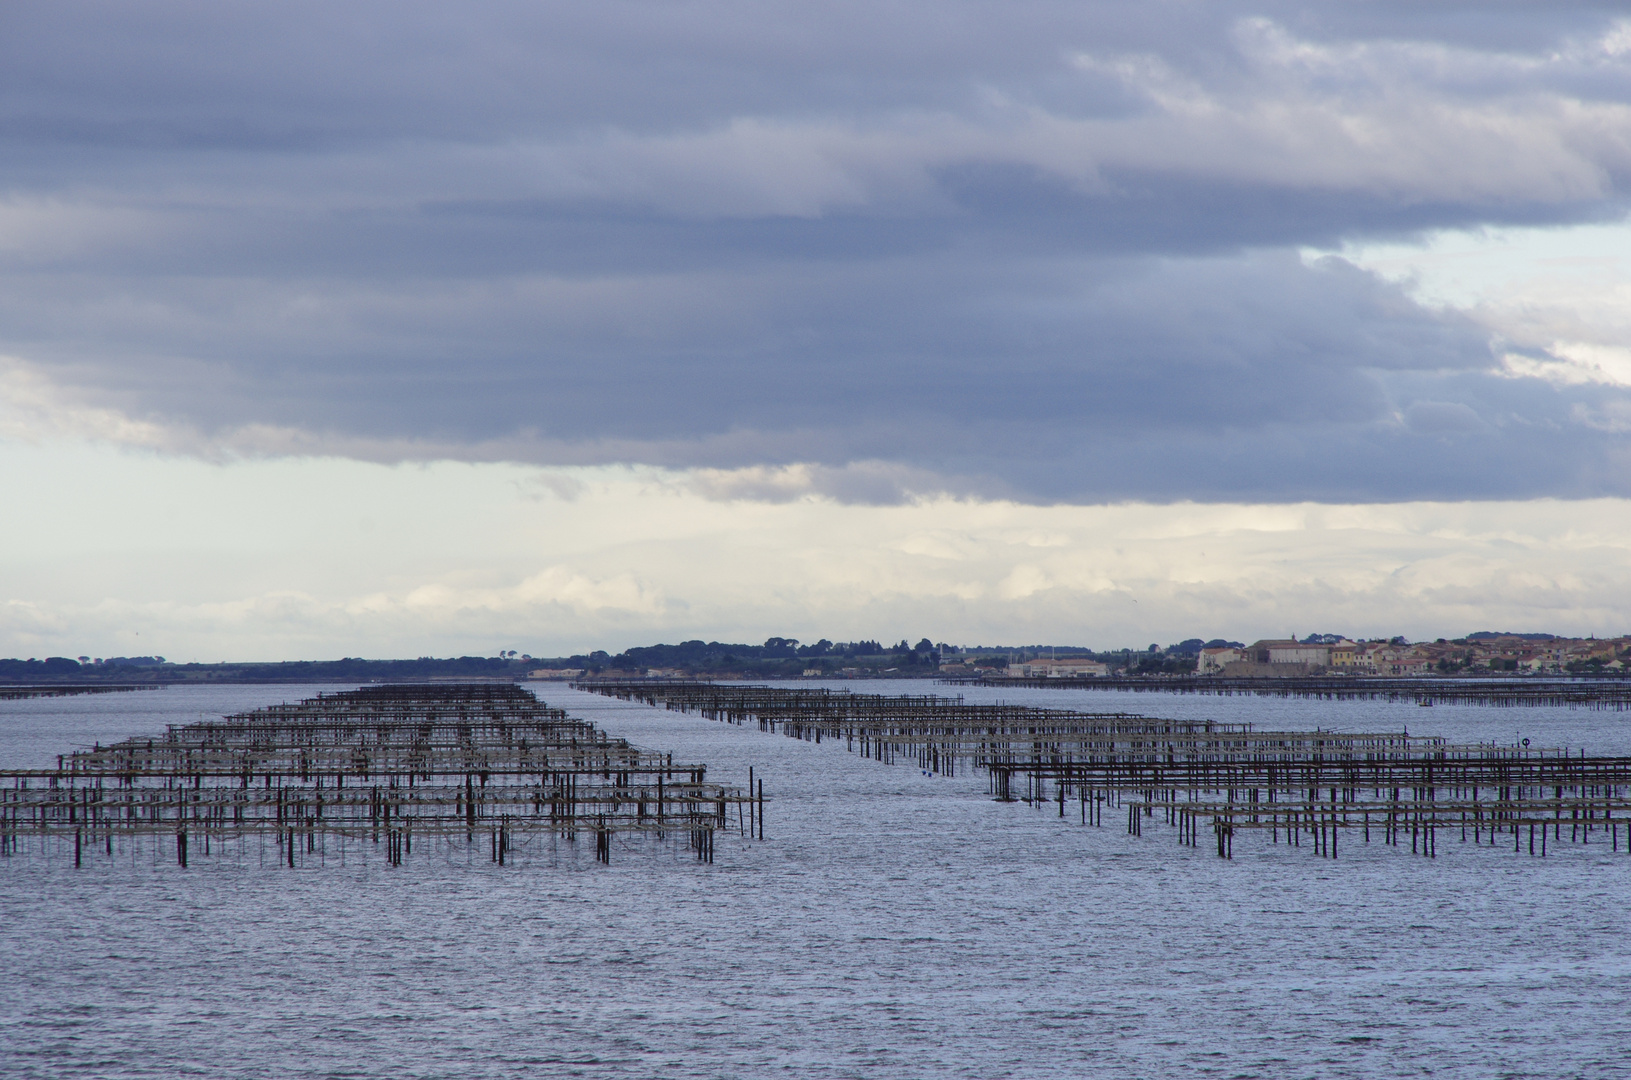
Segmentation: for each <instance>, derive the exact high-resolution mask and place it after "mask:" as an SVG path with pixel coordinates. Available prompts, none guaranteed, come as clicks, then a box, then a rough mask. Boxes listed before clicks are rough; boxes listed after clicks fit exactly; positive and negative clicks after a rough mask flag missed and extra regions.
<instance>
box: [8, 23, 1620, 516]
mask: <svg viewBox="0 0 1631 1080" xmlns="http://www.w3.org/2000/svg"><path fill="white" fill-rule="evenodd" d="M3 18H4V29H5V32H4V33H3V34H0V148H3V150H4V153H3V154H0V184H3V191H0V351H4V352H7V353H10V354H13V355H15V356H18V357H22V358H23V359H24V360H26V361H28V362H29V363H31V364H33V365H37V367H38V368H39V370H40V371H42V372H45V373H46V374H47V375H48V376H49V377H50V378H51V379H52V380H53V381H54V382H56V383H57V384H58V386H59V387H61V388H62V391H63V393H64V394H66V395H68V396H71V397H78V398H80V399H83V400H86V401H88V402H92V403H95V404H97V405H103V406H113V407H116V408H118V409H121V410H123V411H124V412H125V413H127V414H129V415H131V416H134V417H138V418H142V419H146V420H152V421H156V422H158V423H159V424H161V425H169V426H170V427H172V428H174V429H175V430H177V431H184V432H187V433H190V434H188V435H186V436H185V437H182V436H178V437H177V439H178V442H177V445H182V444H186V445H188V446H195V445H215V446H218V447H219V446H225V447H227V448H229V449H233V448H236V449H238V450H243V451H247V452H305V451H310V450H312V449H323V448H327V449H331V450H334V451H336V452H342V453H355V454H359V455H362V456H381V457H391V456H393V455H407V456H415V455H446V456H472V457H481V456H491V455H501V456H505V457H512V458H523V459H530V460H536V461H539V462H546V463H547V462H555V463H576V462H597V461H642V462H649V463H657V464H666V465H681V466H703V467H707V468H711V469H716V470H726V472H725V473H721V474H720V475H719V477H718V478H716V479H713V480H709V481H707V487H708V490H710V491H713V492H717V493H718V494H720V496H721V497H732V496H742V497H754V498H777V497H788V496H789V495H790V494H792V493H797V492H799V491H803V490H815V491H824V492H827V493H830V494H833V495H835V496H837V497H840V498H846V499H858V500H861V501H878V500H887V499H889V498H894V497H899V496H900V495H901V494H902V493H905V492H910V491H923V490H932V489H934V488H936V487H940V488H943V489H945V490H954V491H979V492H986V493H991V494H1006V495H1012V496H1016V497H1022V498H1031V499H1043V500H1051V499H1066V500H1071V499H1098V498H1110V497H1122V496H1128V495H1143V496H1148V497H1161V498H1165V497H1191V498H1234V497H1251V498H1266V499H1277V498H1286V499H1301V498H1333V499H1391V498H1408V497H1435V498H1457V497H1474V498H1477V497H1520V496H1529V495H1540V494H1560V495H1587V494H1594V493H1613V494H1628V493H1631V492H1628V491H1626V490H1625V489H1626V488H1627V487H1628V486H1631V485H1628V484H1627V483H1626V481H1625V480H1623V479H1622V477H1624V476H1625V475H1626V470H1625V468H1624V464H1625V462H1624V453H1625V445H1624V437H1625V436H1624V429H1625V426H1626V425H1625V424H1624V423H1623V422H1621V421H1620V420H1619V419H1617V418H1621V417H1624V416H1625V415H1628V413H1631V398H1628V396H1627V394H1626V392H1625V391H1624V390H1623V389H1621V388H1618V387H1615V386H1606V385H1578V386H1568V387H1556V386H1553V385H1550V384H1548V383H1545V382H1542V381H1540V380H1537V379H1520V378H1513V377H1512V376H1511V373H1510V372H1509V371H1506V370H1504V369H1502V368H1501V367H1500V365H1499V364H1498V363H1497V360H1496V357H1495V356H1494V355H1493V353H1492V350H1491V342H1490V340H1489V333H1488V331H1487V330H1484V329H1482V328H1481V327H1479V326H1478V325H1475V324H1473V323H1471V322H1469V321H1467V320H1465V319H1462V318H1459V317H1457V316H1453V315H1446V314H1443V313H1438V312H1433V311H1429V310H1425V309H1423V308H1420V307H1418V306H1417V305H1415V304H1414V303H1412V302H1411V301H1410V300H1409V299H1408V298H1407V297H1406V296H1405V295H1403V294H1402V293H1401V292H1399V291H1398V290H1397V289H1395V288H1393V287H1390V286H1385V285H1383V284H1381V283H1379V282H1378V281H1376V280H1375V279H1373V278H1371V277H1369V276H1368V275H1366V274H1363V273H1361V272H1359V271H1357V270H1356V269H1354V268H1353V267H1350V266H1347V265H1346V264H1341V263H1334V262H1329V261H1328V262H1326V263H1321V264H1314V265H1307V264H1305V263H1304V262H1303V261H1301V260H1300V259H1299V258H1298V257H1297V256H1296V255H1295V253H1294V249H1295V248H1296V247H1298V246H1300V245H1326V244H1332V243H1334V242H1337V241H1339V240H1341V239H1343V238H1352V237H1362V236H1378V235H1405V234H1409V233H1410V232H1412V231H1414V230H1420V229H1426V228H1431V227H1436V226H1446V225H1467V224H1475V223H1479V222H1535V223H1548V222H1570V221H1580V220H1591V219H1600V218H1606V217H1610V216H1614V215H1617V214H1619V213H1622V212H1623V211H1624V208H1625V207H1624V200H1623V195H1622V191H1623V190H1624V187H1625V182H1626V176H1627V175H1628V173H1631V24H1623V23H1615V22H1614V21H1613V20H1612V14H1611V13H1610V12H1608V11H1606V10H1599V9H1595V8H1592V7H1589V6H1581V7H1576V8H1567V7H1553V8H1549V9H1547V10H1544V11H1542V10H1539V9H1538V8H1535V9H1532V8H1528V7H1512V8H1510V9H1498V10H1494V11H1492V10H1491V9H1490V7H1489V5H1487V4H1481V5H1454V4H1441V5H1433V6H1432V7H1431V8H1430V9H1426V8H1422V7H1420V6H1406V5H1398V6H1390V5H1330V6H1323V5H1316V4H1263V5H1256V6H1252V7H1245V6H1229V5H1192V4H1178V3H1173V4H1156V5H1143V6H1140V7H1138V8H1137V9H1132V8H1128V7H1127V6H1126V5H1093V4H1082V3H1071V4H1058V5H1050V4H1037V5H1025V6H1023V7H1020V8H1015V7H1013V6H1011V5H996V4H935V5H924V4H914V3H900V4H893V5H877V4H872V5H859V4H857V5H838V4H831V5H820V6H817V5H780V6H778V5H768V4H752V5H748V4H717V3H716V4H710V3H698V4H687V5H647V4H606V5H595V6H592V7H584V6H569V5H548V4H519V3H517V4H494V5H486V6H484V7H482V8H481V9H480V10H479V11H475V12H472V11H470V10H467V9H466V8H464V7H455V6H453V5H414V4H393V5H369V4H355V5H346V6H343V7H337V6H334V5H309V6H304V7H302V6H298V5H294V6H287V5H286V6H281V7H279V8H277V9H276V11H275V13H273V11H272V9H256V8H251V7H247V6H246V7H231V6H225V5H196V4H172V5H166V4H149V5H141V6H140V7H139V8H138V7H132V6H129V5H106V6H104V5H97V4H72V3H53V4H49V5H46V4H16V5H12V6H11V7H10V8H8V12H7V14H6V15H5V16H4V17H3ZM794 463H802V464H803V465H807V466H809V467H808V468H804V469H802V471H794V472H788V471H786V470H785V469H783V468H782V467H784V466H788V465H791V464H794ZM732 470H734V472H732ZM778 470H781V471H778ZM732 477H734V479H732ZM767 478H768V479H767Z"/></svg>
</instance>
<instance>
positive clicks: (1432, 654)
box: [1196, 634, 1631, 675]
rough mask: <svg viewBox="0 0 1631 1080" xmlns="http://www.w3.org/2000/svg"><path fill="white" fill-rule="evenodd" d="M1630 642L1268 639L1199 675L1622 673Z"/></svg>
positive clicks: (1223, 653)
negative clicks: (1587, 670) (1594, 670)
mask: <svg viewBox="0 0 1631 1080" xmlns="http://www.w3.org/2000/svg"><path fill="white" fill-rule="evenodd" d="M1628 659H1631V637H1622V638H1608V639H1598V638H1551V639H1546V640H1537V639H1535V638H1530V637H1524V636H1522V635H1516V634H1512V635H1488V636H1480V637H1477V638H1471V639H1469V638H1461V639H1458V640H1456V641H1445V640H1443V639H1440V640H1439V641H1435V642H1422V643H1420V644H1415V645H1410V644H1404V643H1402V642H1397V641H1391V642H1390V641H1347V640H1342V641H1336V642H1329V643H1316V642H1307V641H1298V640H1297V639H1296V638H1295V637H1291V638H1286V639H1265V640H1262V641H1256V642H1253V643H1252V644H1251V645H1248V646H1246V647H1244V648H1211V649H1202V650H1201V653H1200V656H1199V658H1198V660H1197V662H1196V671H1197V673H1198V674H1201V675H1231V674H1238V675H1264V674H1287V675H1300V674H1314V673H1316V672H1328V673H1336V674H1343V673H1351V674H1356V675H1423V674H1427V673H1429V672H1454V671H1463V670H1467V671H1478V670H1487V671H1570V670H1579V669H1581V668H1583V667H1590V668H1600V669H1602V670H1610V671H1618V670H1624V668H1625V666H1626V663H1627V660H1628Z"/></svg>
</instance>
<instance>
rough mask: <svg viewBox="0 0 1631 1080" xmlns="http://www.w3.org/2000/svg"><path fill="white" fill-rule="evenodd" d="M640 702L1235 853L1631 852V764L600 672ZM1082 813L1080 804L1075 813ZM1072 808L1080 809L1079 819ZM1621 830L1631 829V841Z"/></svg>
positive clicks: (606, 685)
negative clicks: (1253, 849) (1578, 848)
mask: <svg viewBox="0 0 1631 1080" xmlns="http://www.w3.org/2000/svg"><path fill="white" fill-rule="evenodd" d="M580 685H581V687H582V688H583V689H586V690H593V691H596V692H598V693H601V694H606V695H609V696H611V697H615V698H620V699H622V700H625V701H641V702H644V703H646V704H648V705H654V706H655V705H662V706H664V707H666V708H668V709H671V710H675V711H679V712H695V713H699V714H701V715H702V716H705V717H707V718H709V719H713V720H720V721H724V722H726V723H733V724H745V723H749V722H757V723H758V725H759V728H760V730H763V731H775V730H777V729H778V728H779V729H780V730H781V731H782V732H783V733H784V734H786V735H789V736H791V737H793V738H798V739H806V740H809V741H811V742H818V743H819V742H821V741H823V740H826V741H829V742H840V743H843V744H844V745H845V747H846V748H847V749H849V750H850V751H852V752H859V753H860V754H861V755H862V756H863V757H867V758H872V759H874V760H877V761H880V762H886V763H888V762H895V761H907V762H912V763H914V764H916V765H917V767H919V768H921V769H924V770H926V771H929V772H934V773H943V774H946V775H954V774H955V773H956V771H957V770H958V769H960V768H961V769H966V768H969V767H973V768H975V769H977V770H981V771H983V772H984V773H985V774H986V776H987V777H988V780H989V791H990V792H991V794H992V795H993V796H994V797H995V798H997V799H999V800H1003V801H1017V800H1021V799H1022V800H1024V801H1026V802H1029V803H1033V804H1040V805H1051V804H1054V803H1057V805H1058V808H1059V816H1060V817H1064V816H1065V815H1066V808H1067V805H1068V804H1071V803H1079V804H1080V815H1081V821H1082V823H1083V824H1084V825H1087V824H1093V825H1102V824H1103V823H1104V812H1105V810H1106V809H1107V808H1108V809H1112V810H1114V811H1115V812H1116V813H1117V815H1118V816H1119V815H1120V814H1125V815H1126V818H1127V831H1128V833H1129V834H1132V835H1135V836H1140V835H1143V830H1144V826H1145V824H1146V822H1148V821H1150V820H1152V819H1154V818H1155V817H1156V816H1157V815H1159V816H1160V817H1161V819H1162V820H1163V822H1164V823H1165V824H1167V825H1169V826H1171V827H1172V829H1173V831H1174V833H1175V835H1176V838H1177V839H1178V841H1179V842H1180V843H1183V844H1188V845H1198V844H1199V842H1200V839H1199V838H1200V836H1201V835H1202V834H1203V833H1204V832H1210V833H1211V834H1212V836H1211V839H1212V840H1214V841H1215V842H1216V845H1217V853H1218V854H1219V855H1220V856H1222V857H1224V858H1231V857H1233V854H1234V836H1235V834H1236V833H1237V832H1241V831H1246V830H1253V831H1258V832H1260V833H1266V834H1268V835H1269V837H1270V838H1271V839H1272V840H1273V842H1275V843H1278V842H1280V840H1281V839H1282V838H1283V839H1284V840H1285V842H1286V843H1288V844H1292V845H1295V846H1299V847H1300V846H1303V845H1305V844H1306V845H1308V846H1311V847H1312V848H1313V850H1314V851H1315V853H1317V854H1320V855H1326V856H1329V857H1331V858H1335V857H1336V854H1337V849H1338V843H1339V834H1342V833H1346V834H1347V835H1348V837H1349V838H1350V839H1353V838H1355V837H1362V838H1363V841H1364V842H1366V843H1369V842H1370V841H1371V839H1372V836H1373V834H1374V835H1375V838H1376V839H1377V840H1378V841H1380V842H1382V843H1386V844H1392V845H1402V844H1404V843H1405V842H1408V843H1409V844H1410V847H1411V850H1412V851H1413V852H1419V853H1420V854H1423V855H1427V856H1430V857H1431V856H1435V855H1436V854H1437V851H1438V846H1437V845H1438V839H1439V837H1440V834H1441V833H1445V832H1447V831H1449V830H1453V829H1459V830H1460V833H1461V838H1462V839H1463V840H1467V839H1471V840H1472V841H1473V842H1474V843H1478V844H1488V845H1500V844H1504V845H1507V846H1509V847H1511V848H1512V850H1513V851H1515V852H1521V851H1523V850H1525V842H1526V841H1527V850H1528V852H1529V853H1530V854H1532V855H1545V854H1546V853H1547V842H1548V838H1549V839H1550V840H1551V842H1552V844H1553V845H1554V846H1555V845H1556V844H1557V843H1560V842H1562V841H1564V840H1565V839H1567V840H1570V841H1573V842H1578V843H1590V842H1591V839H1592V837H1593V836H1594V835H1595V836H1596V837H1597V838H1598V840H1599V842H1600V841H1601V840H1602V839H1605V838H1606V839H1607V840H1608V841H1609V845H1608V847H1609V850H1610V851H1615V852H1617V851H1619V850H1620V847H1621V844H1622V842H1623V843H1624V845H1625V850H1626V852H1627V853H1628V854H1631V758H1626V757H1587V756H1584V754H1583V753H1582V754H1581V755H1571V754H1568V753H1564V752H1562V751H1558V750H1549V749H1548V750H1542V749H1531V748H1530V747H1528V746H1527V745H1522V746H1496V745H1493V744H1478V745H1470V746H1458V745H1453V744H1450V743H1447V742H1446V741H1445V740H1443V739H1439V738H1431V737H1422V736H1415V735H1409V734H1405V733H1403V732H1398V733H1392V732H1382V733H1363V734H1352V733H1344V732H1338V731H1323V730H1315V731H1255V730H1253V729H1252V725H1250V724H1245V723H1216V722H1212V721H1205V720H1201V721H1185V720H1166V719H1157V718H1153V717H1147V716H1137V715H1134V714H1131V713H1089V712H1076V711H1072V710H1067V709H1047V708H1036V707H1033V706H1029V705H1005V704H989V705H984V704H970V703H967V702H965V701H963V699H962V698H960V697H958V698H953V697H942V696H937V695H932V694H919V695H907V696H885V695H879V694H854V693H849V692H847V691H837V690H828V689H817V688H812V689H781V688H776V687H769V686H754V685H743V684H733V685H723V684H718V683H697V682H660V681H651V680H627V681H613V680H586V681H584V682H583V683H581V684H580ZM1072 809H1075V808H1074V807H1072ZM1072 816H1074V815H1072ZM1622 833H1623V835H1622Z"/></svg>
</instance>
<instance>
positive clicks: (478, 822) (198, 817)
mask: <svg viewBox="0 0 1631 1080" xmlns="http://www.w3.org/2000/svg"><path fill="white" fill-rule="evenodd" d="M57 764H58V767H57V768H55V769H33V770H20V771H11V772H3V773H0V856H16V855H18V854H35V853H39V854H62V855H66V854H67V852H68V850H69V849H70V846H71V850H72V853H73V859H74V864H75V865H76V866H78V865H80V864H81V862H82V861H83V860H84V859H85V858H86V856H87V855H92V854H105V855H108V856H112V855H114V854H115V853H116V851H117V852H118V853H120V854H123V853H125V852H127V851H128V852H136V851H139V850H142V849H144V848H148V849H151V850H152V851H154V852H157V851H158V850H159V849H160V848H161V847H163V848H165V849H167V848H168V845H169V843H170V842H171V839H172V838H173V841H174V844H175V858H176V862H177V863H179V864H180V865H181V866H183V867H185V866H186V865H187V862H188V858H189V851H190V852H191V853H192V854H193V855H194V856H195V857H196V856H197V855H206V854H209V853H210V851H211V849H212V846H213V848H214V849H215V850H216V852H217V853H221V854H229V855H236V856H237V857H238V858H240V859H241V858H242V857H243V856H244V852H245V851H246V841H247V840H248V839H249V838H251V837H257V836H258V838H259V841H260V843H259V850H260V855H261V859H262V861H265V858H266V854H267V849H268V844H267V840H268V838H269V837H270V838H275V840H276V846H275V849H273V857H274V858H275V859H276V860H277V862H278V863H280V864H285V865H287V866H290V867H295V866H311V865H323V864H324V863H325V862H326V861H328V860H331V859H338V861H341V862H343V861H344V859H345V857H346V855H347V853H348V852H349V853H350V854H351V857H352V858H353V859H356V858H358V857H359V856H360V857H362V858H363V859H365V860H366V859H367V858H369V857H370V853H371V852H377V853H379V854H383V856H384V858H385V861H386V862H387V863H388V864H389V865H392V866H396V865H400V864H401V863H402V862H403V860H405V859H406V858H407V857H408V856H409V855H411V854H412V852H413V846H414V843H415V841H416V840H417V841H418V842H419V843H420V845H421V850H422V851H424V850H425V849H426V848H427V847H428V848H429V849H430V850H431V851H448V852H451V850H452V849H453V848H454V847H455V846H456V845H457V844H458V843H459V842H460V841H462V843H463V845H464V847H463V848H462V849H460V850H462V851H466V852H468V850H469V849H470V848H472V847H473V846H476V844H477V837H478V834H479V835H480V837H481V839H482V840H483V841H485V842H486V844H487V846H488V848H489V854H490V857H491V859H492V861H493V862H496V863H499V864H503V863H505V862H506V860H512V861H513V859H514V858H515V856H516V854H517V847H518V845H521V844H525V842H526V841H527V840H528V839H530V838H532V837H535V836H553V837H555V838H558V839H566V840H568V841H572V842H576V839H577V836H578V834H579V833H580V832H582V833H593V834H594V836H595V857H596V859H597V860H599V861H601V862H607V863H609V862H610V861H611V855H612V849H613V840H614V838H615V837H618V836H623V837H625V838H631V839H632V838H638V839H644V840H653V841H668V840H671V839H677V838H678V837H682V836H683V837H684V838H685V839H686V843H687V847H688V848H689V850H691V851H693V852H695V854H696V857H697V859H699V860H701V861H703V862H711V861H713V850H714V836H715V834H716V833H718V832H724V831H737V832H740V833H742V834H743V835H744V836H747V835H752V834H753V833H754V832H755V831H757V832H758V834H759V835H761V836H762V834H763V829H764V824H763V785H762V784H761V785H760V791H759V793H758V797H757V798H756V799H754V798H750V797H749V795H748V794H745V793H743V792H742V791H741V790H739V789H736V788H731V787H726V786H723V785H720V784H713V783H708V782H707V779H706V776H707V766H706V765H700V764H683V763H680V764H677V763H675V762H674V760H673V756H672V755H663V754H656V753H651V752H648V751H644V750H641V749H639V748H637V747H634V746H631V745H630V744H629V743H628V742H626V741H624V740H622V739H617V738H612V737H610V736H608V735H606V734H605V733H604V732H602V731H600V730H599V729H597V728H596V727H595V726H594V725H593V724H590V723H588V722H587V721H584V720H577V719H573V718H571V717H569V716H567V714H566V713H565V712H563V711H562V710H560V709H553V708H549V707H548V706H546V705H545V704H544V703H542V702H540V701H539V700H538V699H537V698H536V697H535V696H533V694H532V693H531V692H529V691H527V690H524V689H521V688H519V687H516V686H513V685H506V684H472V683H466V684H436V685H424V686H409V685H393V686H381V687H371V688H367V689H361V690H352V691H345V692H341V693H334V694H320V695H318V696H317V697H314V698H309V699H307V700H305V701H302V702H299V703H298V704H293V705H275V706H272V707H269V708H264V709H256V710H254V711H253V712H246V713H240V714H237V715H234V716H228V717H224V718H223V719H221V720H218V721H213V722H204V723H196V724H187V725H185V726H172V727H170V728H169V729H168V730H167V731H166V732H165V733H164V734H163V735H159V736H157V737H154V738H132V739H127V740H125V741H123V742H119V743H115V744H113V745H111V746H100V745H99V746H96V747H95V748H93V749H90V750H83V751H80V752H77V753H73V754H69V755H64V756H63V757H59V758H58V761H57ZM732 810H734V811H735V812H734V813H732V812H731V811H732ZM744 811H745V813H744Z"/></svg>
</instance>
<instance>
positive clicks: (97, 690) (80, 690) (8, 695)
mask: <svg viewBox="0 0 1631 1080" xmlns="http://www.w3.org/2000/svg"><path fill="white" fill-rule="evenodd" d="M162 689H163V686H162V685H159V684H156V683H146V684H143V683H45V684H43V685H37V686H22V685H16V684H6V683H0V701H4V700H16V699H18V698H37V697H73V696H74V695H76V694H118V693H123V692H124V691H126V690H162Z"/></svg>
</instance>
